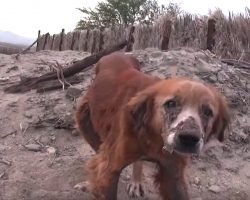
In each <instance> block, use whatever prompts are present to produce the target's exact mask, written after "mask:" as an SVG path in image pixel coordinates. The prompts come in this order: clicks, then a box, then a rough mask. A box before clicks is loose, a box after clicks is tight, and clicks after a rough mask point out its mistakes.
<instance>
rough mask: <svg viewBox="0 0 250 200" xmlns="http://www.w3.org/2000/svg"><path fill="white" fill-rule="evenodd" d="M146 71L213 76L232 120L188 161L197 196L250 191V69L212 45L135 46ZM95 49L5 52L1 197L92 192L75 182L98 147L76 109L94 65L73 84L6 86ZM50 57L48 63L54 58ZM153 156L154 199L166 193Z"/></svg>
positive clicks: (235, 199) (234, 197)
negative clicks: (221, 138)
mask: <svg viewBox="0 0 250 200" xmlns="http://www.w3.org/2000/svg"><path fill="white" fill-rule="evenodd" d="M132 53H133V54H134V55H135V56H136V57H137V58H138V59H139V60H140V61H141V62H142V69H143V71H145V72H146V73H149V74H153V75H157V76H160V77H162V78H167V77H171V76H188V77H192V78H194V79H200V80H202V81H204V82H208V83H211V84H213V85H215V86H217V87H219V88H220V89H221V91H222V92H223V93H224V94H225V95H226V97H227V98H228V101H229V103H230V107H231V116H232V122H231V126H230V128H229V130H228V131H227V135H226V140H225V142H224V143H223V144H220V143H218V142H216V141H212V142H211V143H210V144H209V145H208V146H207V148H206V149H205V150H204V152H203V153H202V155H201V156H199V157H194V158H193V159H192V162H191V165H190V167H189V169H188V174H189V177H188V180H189V185H190V194H191V197H192V199H195V200H249V199H250V186H249V185H250V146H249V142H250V125H249V124H250V115H249V112H250V111H249V105H250V93H249V91H250V80H249V77H250V70H247V69H239V68H234V67H230V66H227V65H225V64H222V63H220V62H219V59H218V58H216V57H215V56H214V55H212V54H210V53H209V52H204V51H194V50H192V49H176V50H171V51H169V52H160V51H158V50H156V49H146V50H143V51H134V52H132ZM87 55H89V54H88V53H84V52H73V51H64V52H52V51H41V52H37V53H29V54H25V55H21V56H20V57H19V59H18V60H16V59H15V58H14V56H9V55H3V54H0V200H15V199H18V200H22V199H23V200H34V199H36V200H69V199H70V200H82V199H85V200H88V199H89V197H88V194H86V193H84V192H81V191H78V190H75V189H74V188H73V186H74V185H75V184H77V183H78V182H81V181H83V180H85V175H86V174H85V172H84V169H83V167H84V163H85V161H86V160H87V159H88V158H89V157H90V156H91V155H92V154H93V151H92V150H91V149H90V147H89V146H88V145H87V144H86V143H85V141H84V140H83V138H82V137H81V136H79V135H78V134H77V133H76V132H75V131H74V125H73V121H72V112H73V111H74V109H75V105H76V102H77V100H78V96H79V95H80V94H81V93H82V94H83V93H84V91H85V90H86V88H87V86H88V85H89V84H90V81H91V79H92V77H93V69H92V68H89V69H87V70H85V71H83V72H82V73H81V74H80V77H81V78H82V80H83V81H82V83H81V84H78V85H74V86H73V87H74V88H76V89H78V90H74V88H73V89H72V88H69V89H67V90H65V91H63V90H62V89H60V90H55V91H51V92H45V93H39V94H38V93H36V91H30V92H26V93H23V94H6V93H4V92H3V88H4V87H6V86H9V85H11V83H12V82H14V81H18V80H20V78H22V77H27V76H38V75H42V74H44V73H46V72H49V71H50V70H51V69H50V68H49V66H48V65H49V64H51V63H55V62H56V61H58V63H59V64H61V65H62V66H66V65H67V64H69V63H71V62H72V61H74V60H80V59H82V58H83V57H85V56H87ZM46 63H47V64H46ZM152 173H153V167H152V165H151V164H147V165H146V167H145V171H144V183H145V186H146V189H147V197H146V199H148V200H153V199H159V198H158V197H157V195H156V194H155V187H154V185H152V179H151V175H152ZM130 174H131V167H130V166H129V167H128V168H127V169H125V170H124V172H123V174H122V177H121V179H120V184H119V197H118V199H121V200H127V199H128V197H127V194H126V192H125V188H126V184H127V182H128V181H129V178H130Z"/></svg>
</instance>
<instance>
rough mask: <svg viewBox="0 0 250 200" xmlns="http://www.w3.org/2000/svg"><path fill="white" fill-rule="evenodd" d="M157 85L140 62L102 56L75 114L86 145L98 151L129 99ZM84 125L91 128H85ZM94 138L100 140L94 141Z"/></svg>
mask: <svg viewBox="0 0 250 200" xmlns="http://www.w3.org/2000/svg"><path fill="white" fill-rule="evenodd" d="M155 82H156V78H153V77H151V76H148V75H146V74H144V73H142V72H140V66H139V61H138V60H137V59H135V58H133V57H131V56H129V55H125V54H123V53H113V54H110V55H108V56H105V57H103V58H102V59H101V60H100V61H99V62H98V63H97V66H96V77H95V79H94V82H93V83H92V85H91V86H90V88H89V89H88V91H87V93H86V95H85V96H84V98H83V100H82V102H81V105H80V107H79V109H78V111H77V113H76V122H77V124H78V129H80V132H82V133H83V135H84V137H85V139H86V140H87V142H88V143H89V144H90V145H91V143H92V145H91V146H92V147H93V148H94V149H96V150H97V149H98V148H97V147H96V146H99V145H100V143H101V141H103V140H104V139H105V138H106V136H107V135H108V133H110V132H111V131H110V130H111V129H112V128H114V126H115V122H116V119H117V118H118V117H119V113H120V111H121V109H123V106H124V105H125V104H126V103H127V102H128V100H129V99H130V98H131V97H132V96H134V95H135V93H136V92H138V91H140V90H142V89H144V88H145V87H147V86H149V85H151V84H153V83H155ZM87 113H89V114H88V115H87ZM87 122H88V123H87ZM82 124H88V126H87V127H86V125H85V127H82V126H83V125H82ZM97 133H98V134H97ZM93 135H96V139H98V141H93ZM97 143H98V145H97Z"/></svg>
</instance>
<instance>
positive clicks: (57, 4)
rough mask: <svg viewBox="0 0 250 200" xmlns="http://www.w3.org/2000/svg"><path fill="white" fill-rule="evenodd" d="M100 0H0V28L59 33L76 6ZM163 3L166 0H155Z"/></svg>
mask: <svg viewBox="0 0 250 200" xmlns="http://www.w3.org/2000/svg"><path fill="white" fill-rule="evenodd" d="M98 1H100V0H1V6H0V30H1V31H10V32H13V33H16V34H19V35H22V36H25V37H29V38H36V37H37V32H38V30H41V32H42V34H43V33H47V32H49V33H51V34H55V33H59V32H61V30H62V28H65V31H66V32H68V31H71V30H73V29H74V28H75V26H76V24H77V22H78V21H79V20H80V19H81V13H80V11H78V10H77V9H76V8H79V7H80V8H81V7H83V6H84V7H92V8H93V7H94V6H95V5H96V4H97V2H98ZM158 1H159V3H165V4H166V3H167V2H169V1H167V0H165V1H164V0H158ZM172 2H176V3H180V6H181V8H182V9H183V10H185V11H187V12H190V13H196V14H207V13H208V10H209V9H212V10H213V9H214V8H217V7H218V8H221V9H222V11H223V12H224V13H225V14H226V13H228V11H233V12H235V13H238V12H244V10H245V7H248V8H250V0H172Z"/></svg>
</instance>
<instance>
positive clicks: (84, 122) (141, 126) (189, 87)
mask: <svg viewBox="0 0 250 200" xmlns="http://www.w3.org/2000/svg"><path fill="white" fill-rule="evenodd" d="M175 98H177V100H175ZM172 99H174V100H172ZM171 101H176V102H179V103H178V104H176V102H174V103H173V102H171ZM204 106H207V107H208V106H209V108H206V107H205V108H203V107H204ZM186 107H187V108H192V109H191V110H194V111H195V113H194V118H193V117H192V116H191V117H189V118H187V120H186V119H185V120H184V118H183V117H185V116H186V114H183V113H184V112H182V110H183V109H184V108H186ZM210 107H211V108H210ZM184 110H185V109H184ZM204 110H205V111H204ZM211 113H212V114H211ZM184 115H185V116H184ZM196 115H197V117H196ZM228 116H229V114H228V108H227V104H226V102H225V100H224V99H223V97H222V96H221V95H220V94H219V93H218V92H217V91H216V90H215V89H214V88H212V87H210V86H205V85H203V84H201V83H199V82H194V81H191V80H187V79H181V78H175V79H169V80H160V79H159V78H156V77H152V76H149V75H146V74H144V73H142V72H140V70H139V62H138V61H137V60H136V59H135V58H133V57H131V56H128V55H125V54H123V53H113V54H111V55H108V56H105V57H103V58H102V59H101V60H100V61H99V62H98V63H97V66H96V77H95V79H94V81H93V83H92V84H91V86H90V87H89V89H88V91H87V92H86V94H85V95H84V97H83V99H82V101H81V103H80V105H79V107H78V109H77V112H76V115H75V121H76V124H77V127H78V130H79V131H80V132H81V133H82V134H83V136H84V138H85V139H86V141H87V142H88V143H89V144H90V145H91V147H92V148H93V149H95V151H96V152H97V153H96V155H94V156H93V157H92V158H91V159H90V160H89V161H88V163H87V171H88V174H89V177H88V183H89V186H88V190H90V191H91V192H92V193H93V194H94V196H95V198H96V199H98V200H116V199H117V185H118V181H119V176H120V173H121V171H122V170H123V169H124V168H125V167H126V166H128V165H129V164H131V163H134V162H136V161H138V160H142V159H145V160H149V161H153V162H155V163H157V165H158V166H159V167H158V174H157V175H156V177H155V182H156V183H157V184H158V186H159V192H160V195H161V196H162V199H164V200H188V199H189V197H188V192H187V186H186V183H185V178H184V172H185V167H186V163H187V159H188V156H189V151H191V150H192V151H196V150H197V148H196V149H195V150H194V148H192V147H193V146H192V145H193V143H194V142H196V139H197V138H198V139H200V140H201V141H203V140H204V143H206V142H207V141H208V140H209V138H210V137H212V136H215V137H216V138H218V139H219V140H220V141H222V140H223V138H224V137H223V136H224V130H225V128H226V127H227V124H228V121H229V118H228ZM182 118H183V120H184V121H181V120H180V119H182ZM178 120H179V121H180V122H179V121H178ZM177 122H178V123H177ZM174 123H177V125H176V126H175V127H174V128H172V125H173V124H174ZM181 126H182V127H187V128H186V129H187V130H188V131H187V132H188V133H186V132H185V133H183V130H182V128H181ZM173 131H176V132H174V133H175V139H174V140H173V141H172V140H170V133H173ZM194 133H195V134H194ZM183 134H187V136H186V135H183ZM192 134H193V135H192ZM172 135H173V134H172ZM190 135H191V136H190ZM179 136H181V137H180V138H181V139H183V141H184V142H185V145H186V143H187V144H188V148H187V149H184V150H183V149H182V147H183V145H180V144H179V143H178V144H177V142H174V141H177V139H178V138H179ZM171 137H172V136H171ZM172 138H173V137H172ZM176 138H177V139H176ZM169 141H170V142H169ZM178 141H179V140H178ZM183 141H182V142H183ZM166 143H169V144H171V145H166ZM178 145H179V146H178ZM185 145H184V146H185ZM166 146H170V147H169V148H170V151H168V150H166V149H167V148H164V147H166ZM172 146H173V147H172ZM177 147H178V148H177ZM189 147H190V148H189ZM201 147H202V145H200V146H199V148H201ZM190 149H191V150H190ZM197 151H198V150H197Z"/></svg>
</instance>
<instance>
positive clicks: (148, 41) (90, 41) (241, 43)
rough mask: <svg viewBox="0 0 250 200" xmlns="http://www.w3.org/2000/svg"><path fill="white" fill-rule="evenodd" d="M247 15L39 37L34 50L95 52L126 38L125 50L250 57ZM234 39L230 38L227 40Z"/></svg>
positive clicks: (166, 20) (181, 19) (183, 18)
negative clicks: (199, 51) (177, 50)
mask: <svg viewBox="0 0 250 200" xmlns="http://www.w3.org/2000/svg"><path fill="white" fill-rule="evenodd" d="M246 24H250V18H244V17H243V18H240V17H237V16H236V17H234V18H232V17H231V18H230V19H227V18H220V19H218V18H208V17H200V16H199V17H198V16H193V15H188V14H187V15H183V16H179V17H178V18H176V19H175V20H171V19H169V18H167V17H162V18H161V19H160V20H158V21H157V22H155V23H154V25H148V26H146V25H141V24H137V25H135V26H133V27H123V26H120V27H111V28H106V29H94V30H82V31H74V32H68V33H65V31H64V29H63V30H62V32H61V33H60V34H54V35H50V34H49V33H46V34H44V35H40V31H39V36H38V42H37V48H36V50H37V51H40V50H55V51H64V50H75V51H87V52H91V53H96V52H98V51H100V50H102V49H105V48H106V47H108V46H110V45H114V44H117V43H118V42H120V41H122V40H124V39H128V40H129V41H131V44H130V46H129V47H127V48H128V49H130V50H132V49H134V50H137V49H145V48H148V47H154V48H159V49H161V50H167V49H169V48H176V47H182V46H187V47H193V48H196V49H209V50H211V51H214V52H215V53H216V54H218V55H221V56H222V57H230V58H232V57H234V58H237V57H240V56H242V52H244V54H245V55H244V56H245V57H248V58H250V55H249V52H250V29H249V26H246ZM229 38H233V40H232V39H231V40H230V39H229Z"/></svg>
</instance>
